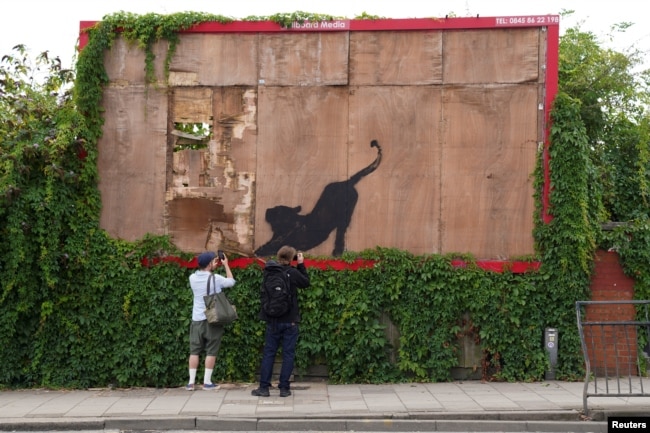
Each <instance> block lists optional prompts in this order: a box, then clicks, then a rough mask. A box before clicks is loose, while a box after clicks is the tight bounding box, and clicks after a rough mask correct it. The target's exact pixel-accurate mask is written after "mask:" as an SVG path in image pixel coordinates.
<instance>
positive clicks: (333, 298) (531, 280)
mask: <svg viewBox="0 0 650 433" xmlns="http://www.w3.org/2000/svg"><path fill="white" fill-rule="evenodd" d="M362 18H363V19H376V18H377V17H374V16H370V15H367V14H365V13H364V15H363V17H362ZM328 19H334V17H331V16H329V15H318V14H307V13H304V12H295V13H293V14H276V15H273V16H271V17H249V18H247V20H251V21H253V20H271V21H274V22H277V23H279V24H280V25H282V26H285V27H289V26H291V24H292V23H294V22H302V21H303V20H328ZM208 21H217V22H221V23H228V22H230V21H231V19H230V18H227V17H223V16H219V15H211V14H199V13H182V14H173V15H157V14H147V15H143V16H137V15H134V14H130V13H124V12H120V13H117V14H114V15H109V16H106V17H104V19H103V20H102V21H101V22H99V23H97V24H96V25H95V26H93V27H92V28H90V29H88V36H89V39H88V44H87V45H86V47H85V48H84V49H83V51H82V52H81V53H80V55H79V59H78V62H77V66H76V76H75V73H74V72H75V71H66V70H63V69H62V68H61V66H60V62H59V61H58V59H49V58H48V57H47V56H41V57H38V58H37V59H36V63H37V64H36V65H35V66H32V65H29V64H28V62H27V60H26V56H25V53H24V50H21V49H19V50H18V51H17V53H16V55H13V56H8V57H5V58H3V59H2V62H1V63H0V65H1V66H2V67H1V68H0V73H1V74H2V75H1V76H0V91H1V95H2V98H0V116H1V117H0V120H1V122H0V136H1V138H0V140H1V141H0V143H1V147H0V152H1V155H0V156H1V159H0V161H1V165H0V287H1V289H0V296H1V297H0V305H2V311H3V314H2V315H1V316H0V344H1V345H2V346H3V348H4V350H3V351H2V352H0V387H31V386H40V387H90V386H179V385H180V384H182V383H184V381H185V380H186V377H185V375H186V362H187V361H186V359H187V343H186V334H187V329H188V326H189V320H190V317H189V316H190V315H189V311H190V305H191V292H190V291H189V289H188V284H187V278H188V276H189V274H190V273H191V272H192V271H193V270H192V269H190V268H187V267H185V266H181V265H180V264H179V263H178V262H177V261H174V260H169V261H168V260H164V259H165V258H168V257H178V258H181V259H182V260H186V261H189V260H191V258H192V257H189V256H188V255H187V254H186V253H183V252H182V251H179V250H178V249H177V248H176V247H175V246H174V244H173V243H172V242H171V240H170V239H169V238H167V237H164V236H162V237H159V236H146V237H145V238H143V239H141V240H139V241H138V242H125V241H122V240H119V239H113V238H111V237H110V236H108V235H107V234H106V233H105V232H104V231H103V230H101V229H100V226H99V213H100V206H101V200H100V197H99V192H98V189H97V181H98V174H97V167H96V164H97V140H98V139H99V137H100V136H101V133H102V125H103V121H104V120H103V117H102V109H101V99H102V94H103V89H104V86H105V85H106V84H107V83H108V78H107V75H106V70H105V68H104V64H103V61H104V53H105V51H106V50H108V49H109V48H110V47H111V46H112V44H113V42H114V39H115V37H116V36H117V35H118V34H121V35H122V36H123V37H124V38H125V39H126V40H127V41H128V42H129V43H133V44H137V46H138V47H139V48H140V49H142V50H144V52H145V53H146V57H145V63H146V65H145V70H146V77H147V81H148V83H155V71H154V70H153V65H154V55H153V52H154V50H153V46H154V45H155V44H156V43H160V42H162V41H164V42H167V43H168V50H167V54H166V58H165V74H168V68H169V63H170V61H171V58H172V56H173V54H174V50H175V48H176V44H177V43H178V32H179V31H182V30H184V29H188V28H190V27H191V26H193V25H196V24H200V23H202V22H208ZM38 68H46V69H47V73H46V75H47V77H48V79H47V80H46V81H45V83H44V84H37V83H35V81H34V80H33V79H32V76H33V74H34V72H35V71H36V70H37V69H38ZM552 117H553V128H552V131H551V146H550V147H549V149H548V151H549V152H550V162H551V170H550V173H551V186H552V190H551V194H550V198H549V200H550V213H551V214H552V215H553V219H552V221H551V222H550V223H545V222H543V221H542V218H541V212H542V210H541V205H539V204H540V203H541V201H542V197H541V191H542V188H541V186H542V183H543V172H542V170H543V167H542V160H543V155H542V154H540V155H539V158H538V165H537V168H536V172H535V185H536V190H537V191H538V193H537V194H536V197H535V198H536V202H537V203H538V208H537V212H536V215H535V218H536V224H535V230H534V237H535V241H536V249H537V251H538V253H537V254H536V255H535V256H534V257H527V258H525V260H529V261H538V260H539V261H541V263H542V266H541V268H540V269H539V270H536V271H530V272H523V273H515V272H513V271H512V270H511V269H505V270H504V271H503V272H492V271H486V270H484V269H482V268H481V267H480V266H478V264H477V262H476V260H475V259H474V258H473V257H472V256H471V255H466V254H465V255H459V254H450V255H423V256H415V255H412V254H410V253H408V252H405V251H400V250H395V249H385V248H376V249H372V250H368V251H362V252H357V253H352V252H347V253H345V255H344V256H343V257H342V260H343V261H344V262H345V261H348V262H351V261H353V260H355V259H358V258H362V259H367V260H371V261H373V263H374V266H373V267H370V268H364V269H360V270H356V271H351V270H345V271H337V270H333V269H319V268H312V269H310V273H311V277H312V287H311V288H310V289H308V290H305V291H303V292H301V294H300V296H301V305H302V311H303V322H302V324H301V327H302V330H301V339H300V343H299V347H298V357H297V362H298V371H297V374H298V375H301V374H306V372H308V370H309V368H310V367H311V366H313V365H318V364H323V365H326V366H327V368H328V371H329V377H330V380H331V381H333V382H339V383H346V382H370V383H382V382H390V381H442V380H450V379H451V373H450V370H451V369H452V368H453V367H454V366H456V365H458V358H459V354H460V347H459V340H460V339H461V338H469V339H470V340H471V341H473V342H474V343H476V344H477V345H479V346H480V348H481V350H482V359H481V360H478V361H477V362H476V363H475V365H473V366H471V367H470V369H473V370H475V372H477V373H478V374H479V376H482V377H484V378H486V379H491V380H510V381H512V380H539V379H541V378H543V374H544V372H545V371H546V369H547V368H548V361H547V357H546V354H545V352H544V348H543V347H542V344H541V340H542V335H543V331H544V328H545V327H549V326H552V327H555V328H558V330H559V335H560V348H561V349H560V352H559V353H560V362H559V366H558V372H557V375H558V377H559V378H563V379H572V378H580V377H581V375H582V373H583V367H582V357H581V355H580V346H579V341H578V333H577V329H576V325H575V316H574V302H575V301H576V300H584V299H588V298H589V292H588V287H589V277H590V274H591V271H592V257H593V253H594V250H595V248H596V246H597V245H599V243H600V245H604V244H608V245H609V246H616V248H618V250H619V251H620V253H621V255H622V257H623V258H624V259H625V266H626V271H627V272H628V273H629V274H630V275H633V276H634V277H635V278H636V279H637V283H638V287H639V288H638V291H637V293H638V295H639V296H641V297H646V298H647V296H648V295H650V289H649V287H650V286H649V284H650V277H649V276H648V269H647V266H646V265H647V263H648V260H649V254H650V253H648V251H650V245H649V243H650V225H648V223H647V220H646V221H643V220H642V219H640V220H639V221H638V222H637V223H635V224H634V225H630V226H628V227H627V228H625V229H621V230H619V231H615V232H614V233H613V234H612V235H611V236H610V237H609V238H607V239H604V238H602V237H601V236H600V234H599V233H600V231H599V227H598V225H597V222H598V221H599V220H600V218H601V215H602V211H601V207H600V206H599V202H600V200H601V196H600V194H601V193H600V192H599V191H600V190H599V189H598V188H594V184H595V183H597V181H598V176H597V171H596V169H595V168H594V164H593V162H592V160H591V159H590V158H589V157H588V155H589V149H588V147H589V142H588V140H587V138H586V137H587V134H586V131H585V127H584V124H583V123H582V121H581V116H580V102H579V101H578V100H576V99H573V98H571V97H570V96H568V95H567V94H565V93H562V92H561V93H560V94H559V95H558V97H557V99H556V102H555V106H554V107H553V112H552ZM638 170H640V168H638ZM644 176H645V173H644ZM645 182H647V179H646V178H644V179H643V182H640V183H639V185H640V189H642V190H644V191H645V189H646V187H645ZM522 260H524V259H522ZM459 263H461V264H462V265H459ZM233 272H234V274H235V278H236V279H237V284H236V285H235V287H234V288H232V289H231V291H229V292H228V293H229V295H230V297H231V300H232V301H233V302H234V303H235V304H236V305H237V307H238V311H239V313H240V319H239V320H238V321H237V322H235V323H234V324H233V325H231V326H229V328H228V330H227V332H226V335H225V337H224V341H223V346H222V347H223V349H222V353H221V354H220V356H219V361H218V365H217V368H216V370H215V379H216V380H229V381H253V380H254V379H255V375H256V373H257V367H258V363H259V358H260V353H259V351H260V348H261V344H262V342H263V331H264V327H263V324H262V323H261V322H260V321H259V320H258V319H257V312H258V310H259V296H258V290H259V282H260V280H261V268H260V267H259V266H257V265H250V266H247V267H241V268H236V269H234V271H233ZM389 328H391V329H392V328H394V329H395V332H394V333H393V334H392V335H391V334H390V333H389V332H387V330H388V329H389Z"/></svg>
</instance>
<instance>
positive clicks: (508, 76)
mask: <svg viewBox="0 0 650 433" xmlns="http://www.w3.org/2000/svg"><path fill="white" fill-rule="evenodd" d="M443 41H444V42H443V46H444V48H443V57H444V59H445V60H444V62H443V64H444V74H443V77H444V82H445V83H446V84H454V83H458V84H460V83H464V84H472V83H476V84H478V83H486V84H489V83H525V82H529V81H535V80H537V79H538V78H539V69H540V67H539V64H540V57H539V43H540V29H536V28H535V29H500V30H498V31H496V30H494V29H490V30H466V31H448V32H445V33H444V36H443Z"/></svg>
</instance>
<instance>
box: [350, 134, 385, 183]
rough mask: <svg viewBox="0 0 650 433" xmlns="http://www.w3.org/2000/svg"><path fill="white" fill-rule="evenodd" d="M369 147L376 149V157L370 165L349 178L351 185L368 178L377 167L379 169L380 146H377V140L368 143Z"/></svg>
mask: <svg viewBox="0 0 650 433" xmlns="http://www.w3.org/2000/svg"><path fill="white" fill-rule="evenodd" d="M370 147H376V148H377V157H376V158H375V160H374V161H373V162H372V163H370V165H369V166H367V167H366V168H362V169H361V170H359V171H358V172H357V173H355V174H354V175H352V177H351V178H350V181H352V183H357V182H359V181H360V180H361V179H362V178H364V177H366V176H368V175H369V174H370V173H372V172H373V171H375V170H377V167H379V164H380V163H381V146H380V145H379V143H378V142H377V140H372V141H371V142H370Z"/></svg>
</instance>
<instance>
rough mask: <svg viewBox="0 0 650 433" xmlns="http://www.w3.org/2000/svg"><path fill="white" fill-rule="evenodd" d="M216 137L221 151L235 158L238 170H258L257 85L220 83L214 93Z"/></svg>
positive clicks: (248, 171)
mask: <svg viewBox="0 0 650 433" xmlns="http://www.w3.org/2000/svg"><path fill="white" fill-rule="evenodd" d="M213 107H214V113H213V117H214V119H215V121H214V124H215V125H214V137H215V140H216V141H217V142H218V143H219V144H220V151H219V152H220V153H221V154H223V155H228V156H229V157H230V158H232V159H233V161H235V164H236V165H237V170H238V172H240V173H242V172H246V173H250V174H253V173H255V166H256V150H255V149H256V144H257V88H255V87H219V88H215V89H214V96H213Z"/></svg>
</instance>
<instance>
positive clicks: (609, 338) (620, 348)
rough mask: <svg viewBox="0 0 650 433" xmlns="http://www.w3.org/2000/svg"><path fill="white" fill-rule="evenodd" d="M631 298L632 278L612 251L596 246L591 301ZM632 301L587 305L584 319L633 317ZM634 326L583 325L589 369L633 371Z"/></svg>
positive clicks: (616, 371) (634, 354)
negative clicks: (628, 302)
mask: <svg viewBox="0 0 650 433" xmlns="http://www.w3.org/2000/svg"><path fill="white" fill-rule="evenodd" d="M632 299H634V280H633V279H632V278H629V277H628V276H626V275H625V274H624V273H623V268H622V267H621V264H620V261H619V255H618V253H616V252H610V251H605V250H598V251H597V253H596V258H595V271H594V275H593V277H592V280H591V300H592V301H628V300H632ZM634 318H635V309H634V306H633V305H611V304H610V305H589V306H587V308H586V311H585V318H584V321H588V322H592V321H597V322H600V321H617V322H620V321H626V320H634ZM636 332H637V329H636V326H634V325H629V326H622V325H617V326H611V325H593V326H587V327H584V336H585V341H586V343H587V351H588V354H589V359H590V360H591V370H592V371H593V372H594V373H595V374H596V375H598V376H604V375H605V373H607V375H609V376H612V375H618V374H623V375H636V374H637V334H636Z"/></svg>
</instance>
